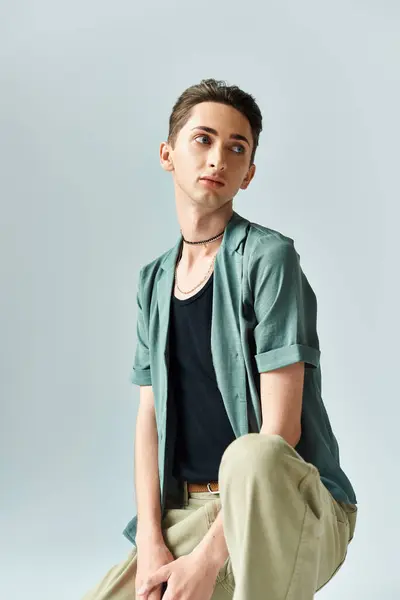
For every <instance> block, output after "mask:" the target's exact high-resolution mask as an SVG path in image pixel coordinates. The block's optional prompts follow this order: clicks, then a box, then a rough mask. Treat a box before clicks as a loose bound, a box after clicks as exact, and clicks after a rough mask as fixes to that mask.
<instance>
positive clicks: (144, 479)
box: [135, 386, 162, 541]
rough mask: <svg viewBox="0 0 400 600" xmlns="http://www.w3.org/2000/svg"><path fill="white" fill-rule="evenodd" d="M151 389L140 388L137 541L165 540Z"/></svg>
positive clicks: (136, 474)
mask: <svg viewBox="0 0 400 600" xmlns="http://www.w3.org/2000/svg"><path fill="white" fill-rule="evenodd" d="M152 394H153V390H152V387H151V386H144V387H141V388H140V404H139V409H138V413H137V420H136V435H135V492H136V506H137V516H138V525H137V533H136V540H137V541H140V540H141V539H142V538H146V539H149V538H153V539H155V540H158V539H160V540H161V539H162V531H161V505H160V478H159V474H158V435H157V422H156V416H155V410H154V397H153V396H152Z"/></svg>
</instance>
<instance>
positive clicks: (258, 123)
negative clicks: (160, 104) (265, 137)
mask: <svg viewBox="0 0 400 600" xmlns="http://www.w3.org/2000/svg"><path fill="white" fill-rule="evenodd" d="M201 102H219V103H220V104H227V105H228V106H232V107H233V108H236V109H237V110H238V111H240V112H241V113H242V115H244V116H245V117H246V118H247V119H248V121H249V123H250V127H251V133H252V136H253V150H252V153H251V158H250V165H251V164H252V163H253V162H254V156H255V153H256V149H257V146H258V139H259V136H260V133H261V131H262V116H261V111H260V109H259V107H258V105H257V103H256V101H255V99H254V97H253V96H252V95H251V94H247V93H246V92H244V91H243V90H241V89H240V88H239V87H238V86H236V85H230V86H228V85H227V84H226V82H225V81H218V80H216V79H202V80H201V82H200V83H198V84H196V85H192V86H191V87H189V88H187V89H186V90H185V91H184V92H183V93H182V94H181V95H180V96H179V98H178V99H177V101H176V102H175V104H174V107H173V109H172V113H171V115H170V118H169V133H168V143H169V144H171V146H172V148H173V147H174V145H175V142H176V138H177V136H178V133H179V131H180V130H181V129H182V127H183V126H184V125H185V124H186V123H187V121H188V120H189V118H190V114H191V110H192V108H193V107H194V106H195V105H196V104H200V103H201Z"/></svg>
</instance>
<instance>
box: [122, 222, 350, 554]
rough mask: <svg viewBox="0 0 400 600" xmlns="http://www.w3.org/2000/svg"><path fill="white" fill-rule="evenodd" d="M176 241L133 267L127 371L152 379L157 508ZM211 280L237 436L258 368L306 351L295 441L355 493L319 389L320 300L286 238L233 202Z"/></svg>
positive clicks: (252, 417)
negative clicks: (132, 344)
mask: <svg viewBox="0 0 400 600" xmlns="http://www.w3.org/2000/svg"><path fill="white" fill-rule="evenodd" d="M181 244H182V237H180V238H179V239H178V241H177V242H176V244H175V246H173V248H171V249H170V250H168V251H167V252H166V253H164V254H163V255H161V256H160V257H158V258H157V259H155V260H153V261H152V262H150V263H149V264H147V265H145V266H144V267H142V269H141V270H140V273H139V283H138V290H137V310H138V313H137V345H136V352H135V358H134V364H133V368H132V373H131V382H132V383H134V384H136V385H139V386H140V385H152V387H153V392H154V403H155V413H156V422H157V431H158V471H159V478H160V490H161V495H160V503H161V509H162V514H163V512H164V509H165V501H166V496H167V494H169V493H170V491H169V485H170V484H169V482H170V474H169V472H168V468H167V466H168V462H169V461H168V456H169V452H170V451H171V446H172V445H173V440H174V435H175V434H176V423H174V420H173V419H170V418H169V416H168V415H167V406H168V401H167V400H168V331H169V316H170V304H171V296H172V294H173V287H174V275H175V265H176V261H177V257H178V254H179V250H180V247H181ZM213 285H214V292H213V304H212V322H211V353H212V360H213V365H214V369H215V375H216V379H217V383H218V387H219V390H220V392H221V395H222V398H223V402H224V405H225V408H226V412H227V415H228V418H229V420H230V422H231V425H232V428H233V431H234V433H235V435H236V437H239V436H241V435H245V434H246V433H250V432H259V431H260V429H261V425H262V414H261V402H260V377H259V374H260V373H262V372H265V371H272V370H273V369H278V368H280V367H284V366H286V365H289V364H292V363H296V362H299V361H304V363H305V367H306V368H305V376H304V388H303V400H302V417H301V424H302V434H301V438H300V441H299V443H298V444H297V446H296V451H297V452H298V453H299V454H300V456H301V457H302V458H303V459H304V460H306V461H307V462H311V463H312V464H314V465H315V466H316V467H317V468H318V470H319V472H320V476H321V481H322V482H323V483H324V484H325V485H326V487H327V488H328V489H329V491H330V492H331V494H332V495H333V496H334V497H335V498H336V499H338V500H341V501H343V502H346V503H356V502H357V500H356V496H355V493H354V490H353V487H352V485H351V483H350V481H349V479H348V478H347V476H346V475H345V473H344V471H343V470H342V469H341V466H340V463H339V448H338V444H337V441H336V438H335V436H334V434H333V432H332V429H331V426H330V423H329V418H328V415H327V413H326V410H325V407H324V403H323V400H322V396H321V371H320V349H319V340H318V334H317V301H316V297H315V294H314V292H313V290H312V288H311V286H310V284H309V282H308V280H307V278H306V276H305V274H304V272H303V270H302V268H301V266H300V256H299V254H298V253H297V251H296V249H295V246H294V242H293V240H292V239H291V238H289V237H287V236H285V235H283V234H282V233H280V232H278V231H275V230H273V229H270V228H268V227H265V226H263V225H259V224H257V223H252V222H250V221H249V220H247V219H245V218H243V217H241V216H240V215H239V214H238V213H237V212H235V211H233V214H232V216H231V219H230V220H229V222H228V223H227V226H226V228H225V231H224V236H223V239H222V243H221V245H220V247H219V249H218V253H217V255H216V260H215V263H214V282H213ZM167 416H168V418H167ZM171 485H172V484H171ZM136 529H137V516H136V515H135V516H134V517H133V518H132V519H131V520H130V521H129V523H128V524H127V526H126V527H125V529H124V531H123V533H124V535H125V536H126V537H127V538H128V539H129V540H130V541H131V542H132V543H135V536H136Z"/></svg>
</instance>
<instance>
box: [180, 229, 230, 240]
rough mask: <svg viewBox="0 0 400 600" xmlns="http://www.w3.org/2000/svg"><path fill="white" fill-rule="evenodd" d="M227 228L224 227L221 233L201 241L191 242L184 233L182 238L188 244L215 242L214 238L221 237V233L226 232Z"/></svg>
mask: <svg viewBox="0 0 400 600" xmlns="http://www.w3.org/2000/svg"><path fill="white" fill-rule="evenodd" d="M224 231H225V229H223V230H222V231H221V233H219V234H218V235H214V237H212V238H210V239H209V240H202V241H201V242H189V241H188V240H185V238H184V237H183V235H182V239H183V241H184V242H185V243H186V244H207V243H208V242H213V241H214V240H216V239H218V238H219V237H221V235H223V234H224ZM181 233H182V229H181Z"/></svg>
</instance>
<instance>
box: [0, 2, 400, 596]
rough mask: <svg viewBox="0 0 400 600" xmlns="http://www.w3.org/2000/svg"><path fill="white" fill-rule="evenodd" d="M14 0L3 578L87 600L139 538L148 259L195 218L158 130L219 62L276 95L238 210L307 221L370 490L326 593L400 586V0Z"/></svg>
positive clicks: (3, 363)
mask: <svg viewBox="0 0 400 600" xmlns="http://www.w3.org/2000/svg"><path fill="white" fill-rule="evenodd" d="M0 11H1V14H0V40H1V41H0V77H1V79H0V86H1V89H0V104H1V111H0V127H1V131H0V134H1V136H0V144H1V147H0V169H1V178H0V186H1V189H0V197H1V248H0V265H1V273H0V274H1V311H0V319H1V332H0V334H1V335H0V340H1V357H0V394H1V431H0V434H1V435H0V443H1V482H0V483H1V494H0V511H1V535H0V540H1V542H0V543H1V548H0V551H1V556H0V558H1V569H0V573H1V574H0V578H1V580H0V595H1V597H2V598H7V600H14V599H18V600H20V599H21V600H22V599H23V598H29V599H30V600H36V599H37V600H55V599H57V600H79V599H80V598H81V596H82V595H83V593H84V592H85V591H86V590H87V589H88V588H89V587H91V586H92V585H93V584H94V583H96V582H97V581H98V580H99V579H100V577H102V576H103V575H104V574H105V572H106V571H107V570H108V569H109V568H110V567H111V566H112V565H113V564H115V563H116V562H119V561H120V560H122V559H123V558H125V556H126V554H127V553H128V552H129V550H130V548H131V545H130V543H129V542H128V541H127V540H126V539H125V538H124V537H123V536H122V529H123V528H124V526H125V525H126V523H127V521H128V520H129V519H130V518H131V517H132V515H133V514H134V512H135V498H134V490H133V442H134V427H135V417H136V411H137V405H138V395H139V389H138V388H137V387H134V386H131V384H130V383H129V374H130V368H131V363H132V359H133V353H134V348H135V343H136V340H135V328H136V322H135V320H136V304H135V294H136V283H137V275H138V271H139V268H140V266H142V265H143V264H144V263H146V262H148V261H150V260H152V259H153V258H155V257H156V256H158V255H159V254H161V253H162V252H164V251H165V250H167V249H168V248H170V247H171V246H172V245H173V244H174V243H175V241H176V239H177V236H178V234H179V228H178V223H177V221H176V214H175V206H174V197H173V187H172V179H171V176H170V174H167V173H165V172H164V171H162V170H161V167H160V166H159V158H158V149H159V144H160V142H161V141H162V140H163V139H165V138H166V135H167V121H168V117H169V113H170V110H171V108H172V105H173V103H174V102H175V100H176V98H177V96H178V95H179V94H180V93H181V92H182V91H183V89H185V88H186V87H187V86H189V85H191V84H193V83H197V82H198V81H200V79H201V78H203V77H216V78H220V79H225V80H227V82H228V83H235V84H238V85H240V86H241V87H243V88H244V89H245V90H246V91H249V92H251V93H252V94H254V95H255V97H256V99H257V101H258V102H259V104H260V107H261V109H262V111H263V115H264V131H263V133H262V135H261V145H260V148H259V150H258V154H257V157H256V163H257V167H258V171H257V174H256V177H255V179H254V180H253V182H252V184H251V185H250V188H249V189H248V190H247V191H245V192H243V191H242V192H240V193H239V194H238V196H237V197H236V198H235V201H234V208H235V210H236V211H237V212H239V213H240V214H242V215H243V216H246V217H247V218H250V219H251V220H254V221H257V222H260V223H262V224H264V225H267V226H269V227H272V228H275V229H278V230H279V231H281V232H283V233H284V234H286V235H289V236H290V237H293V238H294V240H295V243H296V247H297V249H298V251H299V253H300V255H301V260H302V265H303V268H304V270H305V272H306V274H307V276H308V278H309V280H310V282H311V284H312V286H313V288H314V290H315V292H316V294H317V298H318V306H319V310H318V318H319V335H320V342H321V349H322V356H321V364H322V372H323V397H324V401H325V404H326V407H327V409H328V413H329V415H330V418H331V422H332V426H333V428H334V431H335V433H336V435H337V438H338V441H339V443H340V449H341V458H342V466H343V468H344V470H345V471H346V473H347V474H348V476H349V477H350V479H351V481H352V483H353V485H354V487H355V490H356V493H357V496H358V500H359V522H358V529H357V532H356V536H355V539H354V541H353V543H352V544H351V546H350V549H349V554H348V559H347V562H346V563H345V565H344V567H343V568H342V570H341V572H340V573H339V574H338V575H337V577H336V578H335V579H334V580H332V581H331V582H330V584H329V585H328V586H326V587H325V588H324V590H322V591H321V592H320V594H319V597H320V598H321V599H325V600H336V599H337V598H338V597H339V596H340V597H341V598H344V599H345V600H347V599H348V600H361V599H362V600H368V599H371V600H376V598H378V597H379V598H382V599H385V600H391V599H394V598H398V597H399V595H400V574H399V570H398V561H399V550H398V541H399V532H400V517H399V510H398V504H399V500H400V494H399V487H400V486H399V483H398V474H399V466H398V458H399V452H398V432H399V417H400V409H399V392H398V355H399V327H398V324H399V323H398V319H397V316H398V313H397V310H396V309H397V306H398V302H399V294H398V288H397V280H398V274H399V267H398V259H399V253H398V247H397V244H396V243H395V242H397V221H398V216H399V212H398V208H397V202H398V199H399V193H398V192H399V189H398V180H397V177H395V160H396V162H398V139H399V127H398V125H399V119H398V107H399V105H400V98H399V60H398V59H399V12H400V11H399V5H398V3H396V2H394V1H393V2H390V1H388V0H387V1H383V0H380V1H379V2H378V0H376V1H375V2H374V1H372V0H369V1H366V0H364V1H362V0H359V1H355V0H353V1H349V0H336V2H323V1H321V0H314V1H311V0H304V1H303V2H295V1H292V2H288V1H282V0H281V1H279V2H278V1H276V2H272V1H269V2H265V1H264V2H261V1H257V2H252V3H243V2H237V1H236V2H232V0H229V1H228V0H224V1H223V2H222V1H221V2H217V3H216V4H213V3H211V2H207V1H205V2H202V3H201V4H200V5H199V4H196V5H195V4H193V5H192V4H190V3H188V2H183V1H179V2H178V1H170V2H168V3H166V2H161V1H159V2H157V3H154V2H153V3H151V4H147V5H145V4H143V3H141V4H140V5H138V4H135V3H134V2H127V1H116V2H113V3H111V2H105V1H104V0H100V1H99V0H96V1H94V0H80V1H79V2H78V1H77V0H70V1H69V2H67V1H62V2H60V1H59V2H55V1H50V0H36V1H35V2H28V1H25V2H23V1H19V2H12V1H11V0H8V1H4V0H3V1H2V2H0ZM395 202H396V205H395Z"/></svg>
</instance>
